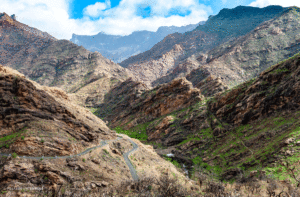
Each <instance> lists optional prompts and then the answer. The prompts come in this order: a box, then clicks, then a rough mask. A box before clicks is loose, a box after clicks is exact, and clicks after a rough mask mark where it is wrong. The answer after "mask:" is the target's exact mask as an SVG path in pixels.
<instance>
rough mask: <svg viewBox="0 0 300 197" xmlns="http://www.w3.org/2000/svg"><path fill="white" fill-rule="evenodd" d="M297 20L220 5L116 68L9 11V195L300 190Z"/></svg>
mask: <svg viewBox="0 0 300 197" xmlns="http://www.w3.org/2000/svg"><path fill="white" fill-rule="evenodd" d="M299 16H300V8H298V7H287V8H283V7H281V6H268V7H265V8H255V7H249V6H238V7H236V8H233V9H222V10H221V11H220V12H219V13H218V14H217V15H214V16H211V17H209V19H208V20H207V21H206V22H205V23H204V24H201V25H196V26H193V25H190V26H188V27H187V26H186V27H183V28H182V31H184V32H182V33H180V32H178V31H179V30H178V29H176V28H175V29H176V31H177V32H176V33H173V32H172V33H171V34H168V32H167V33H166V34H168V35H166V36H165V37H164V38H162V40H159V39H158V40H156V41H155V42H154V41H153V40H154V38H153V40H152V41H151V42H150V41H149V42H148V44H149V45H147V46H148V47H149V48H148V49H146V44H145V45H143V46H144V47H145V48H144V49H143V50H145V51H144V52H141V53H139V54H136V55H133V54H134V53H138V52H137V51H133V49H132V50H131V51H130V50H128V51H129V52H130V53H131V57H129V58H127V59H125V60H122V62H120V64H117V63H115V62H113V61H111V60H110V59H109V58H107V57H106V56H105V55H102V54H101V53H102V52H101V53H99V52H92V51H89V50H88V49H85V48H84V42H85V41H84V39H82V41H80V42H82V46H78V45H77V44H75V43H73V42H75V40H73V42H71V41H69V40H57V39H56V38H54V37H52V36H51V35H49V34H47V33H45V32H41V31H39V30H38V29H35V28H32V27H29V26H27V25H25V24H22V23H20V22H18V21H17V20H16V18H15V17H10V16H8V15H7V14H6V13H1V14H0V35H1V36H0V54H1V56H0V63H1V64H2V65H3V66H2V65H0V117H1V118H0V126H1V127H0V156H1V157H0V189H1V195H4V196H14V195H19V196H21V195H23V194H24V195H32V196H41V195H52V196H62V195H67V196H68V195H70V196H71V195H73V194H76V195H79V196H83V195H86V194H87V193H84V192H89V193H88V195H89V196H97V195H98V196H99V194H101V195H102V194H103V195H108V196H109V195H110V196H113V195H115V196H116V195H117V196H143V195H147V196H188V195H190V196H234V195H239V196H249V195H250V196H251V195H253V196H256V195H260V196H266V195H267V196H274V195H277V196H281V195H282V194H286V196H298V195H300V191H299V189H298V186H299V184H300V183H299V180H298V178H297V177H298V172H297V170H299V165H298V158H299V155H300V152H299V150H300V148H299V147H300V136H299V128H300V122H299V118H298V115H299V112H300V101H299V84H300V82H299V79H300V78H299V74H300V71H299V65H300V53H299V51H300V48H299V47H300V33H299V28H300V17H299ZM188 28H191V29H190V30H187V29H188ZM164 29H165V31H170V32H171V31H173V30H174V27H170V28H167V27H161V28H160V29H159V31H162V30H164ZM172 29H173V30H172ZM159 31H157V32H155V33H154V32H152V33H149V32H134V33H133V34H131V35H129V36H127V37H126V36H119V37H118V36H112V35H104V34H103V33H100V34H98V35H99V37H98V38H101V39H103V38H104V37H105V38H107V39H108V38H109V39H111V40H115V41H112V42H116V46H111V44H109V43H111V42H104V44H105V45H106V47H110V49H111V50H108V51H107V54H109V53H113V52H112V51H113V50H116V51H118V50H120V47H122V46H124V47H129V48H130V46H131V45H130V43H132V46H134V45H133V44H141V43H139V42H143V41H144V40H145V39H146V38H145V37H143V35H144V36H145V35H148V34H149V35H150V34H151V35H155V34H157V33H158V32H159ZM174 31H175V30H174ZM180 31H181V30H180ZM132 35H136V36H137V37H139V36H140V37H139V39H140V40H134V39H131V38H132ZM76 37H77V36H75V35H74V39H75V38H76ZM83 37H84V36H83ZM86 38H87V40H91V37H88V36H86ZM72 39H73V38H72ZM78 39H79V37H78ZM118 39H119V40H123V42H124V40H126V39H128V43H126V44H125V45H123V44H122V43H121V42H118V41H117V40H118ZM76 42H77V41H76ZM126 42H127V41H126ZM90 44H91V43H89V42H86V45H87V46H91V45H90ZM151 45H152V46H151ZM95 46H96V45H95ZM101 50H104V48H102V49H101ZM119 52H120V51H119ZM119 52H118V53H119ZM120 53H121V52H120ZM127 55H129V53H128V54H127ZM117 56H119V54H117ZM125 56H126V54H125ZM125 56H124V58H125ZM129 56H130V55H129ZM119 57H120V56H119ZM127 57H128V56H127ZM124 180H125V181H124ZM126 180H127V181H126ZM40 186H43V187H44V188H45V190H42V191H37V192H36V191H30V189H28V188H33V187H37V188H39V187H40ZM11 188H25V189H23V190H21V191H18V190H12V189H11ZM241 188H243V189H241Z"/></svg>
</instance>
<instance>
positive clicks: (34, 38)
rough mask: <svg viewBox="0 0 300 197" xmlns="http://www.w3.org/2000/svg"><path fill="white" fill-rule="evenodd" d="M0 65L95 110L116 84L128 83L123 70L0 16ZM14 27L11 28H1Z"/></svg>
mask: <svg viewBox="0 0 300 197" xmlns="http://www.w3.org/2000/svg"><path fill="white" fill-rule="evenodd" d="M1 21H2V22H1V24H3V25H2V26H0V33H1V35H2V36H1V38H2V39H1V40H0V43H1V44H0V53H2V54H5V55H1V56H0V61H1V62H2V63H3V65H5V66H9V67H10V68H13V69H16V70H18V71H19V72H21V73H23V74H24V75H25V76H26V77H28V78H30V79H32V80H34V81H36V82H38V83H39V84H41V85H46V86H55V87H59V88H61V89H63V90H64V91H66V92H68V93H74V94H73V95H72V99H75V100H77V101H78V104H79V103H80V104H81V105H87V106H94V105H96V104H99V103H101V102H102V100H103V98H104V94H105V93H106V92H108V90H109V89H110V88H111V87H113V86H114V84H115V83H116V82H117V81H123V80H125V79H127V78H128V77H129V76H130V74H129V73H128V72H127V70H126V69H124V68H122V67H121V66H119V65H117V64H115V63H113V62H112V61H110V60H108V59H106V58H104V57H103V56H102V55H101V54H100V53H98V52H95V53H92V52H90V51H88V50H86V49H85V48H83V47H82V46H77V45H76V44H73V43H72V42H70V41H67V40H56V39H55V38H52V37H51V36H49V35H48V34H46V33H41V32H39V31H38V30H35V29H33V28H30V27H28V26H26V25H24V24H22V23H19V22H18V21H15V20H13V19H11V18H10V17H9V16H8V15H6V14H4V15H3V16H1ZM4 24H13V25H4Z"/></svg>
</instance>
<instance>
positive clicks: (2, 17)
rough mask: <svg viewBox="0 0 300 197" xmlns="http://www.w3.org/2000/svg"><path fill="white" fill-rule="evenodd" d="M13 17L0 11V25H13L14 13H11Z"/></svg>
mask: <svg viewBox="0 0 300 197" xmlns="http://www.w3.org/2000/svg"><path fill="white" fill-rule="evenodd" d="M12 17H13V18H11V17H10V16H9V15H8V14H6V13H5V12H3V13H0V26H2V27H6V26H12V25H15V20H16V19H15V15H12Z"/></svg>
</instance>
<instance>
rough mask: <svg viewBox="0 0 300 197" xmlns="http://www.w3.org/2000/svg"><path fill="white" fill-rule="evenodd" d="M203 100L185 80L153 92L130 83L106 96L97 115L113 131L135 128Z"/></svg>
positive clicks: (125, 83) (119, 86) (198, 92)
mask: <svg viewBox="0 0 300 197" xmlns="http://www.w3.org/2000/svg"><path fill="white" fill-rule="evenodd" d="M202 99H203V96H202V95H201V94H200V91H199V90H198V89H195V88H193V87H192V84H191V83H190V82H188V81H187V80H186V79H184V78H180V79H176V80H173V81H172V82H170V83H168V84H164V85H160V86H157V87H156V88H154V89H152V90H149V89H148V88H146V86H145V85H144V84H141V83H139V82H134V81H132V80H131V79H130V80H127V81H125V82H123V83H121V84H119V85H118V86H117V87H116V88H114V89H112V90H111V92H110V93H109V94H107V98H106V101H107V102H106V103H104V104H103V105H101V106H99V108H98V111H96V112H95V114H98V115H100V114H101V115H100V117H101V118H104V120H108V121H109V123H110V126H111V127H112V128H113V127H116V126H124V125H126V126H125V127H126V128H132V127H134V126H136V125H138V124H140V123H145V122H148V121H151V120H153V119H156V118H158V117H161V116H164V115H166V114H169V113H171V112H173V111H177V110H179V109H182V108H185V107H187V106H189V105H192V104H194V103H196V102H199V101H201V100H202ZM101 112H102V113H101ZM105 112H107V113H105Z"/></svg>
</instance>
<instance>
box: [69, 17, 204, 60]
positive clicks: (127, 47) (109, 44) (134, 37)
mask: <svg viewBox="0 0 300 197" xmlns="http://www.w3.org/2000/svg"><path fill="white" fill-rule="evenodd" d="M203 24H204V22H200V23H198V24H193V25H187V26H182V27H175V26H171V27H159V28H158V30H157V31H156V32H151V31H135V32H133V33H132V34H130V35H128V36H114V35H108V34H105V33H101V32H100V33H99V34H97V35H93V36H86V35H76V34H73V35H72V38H71V40H70V41H72V42H73V43H75V44H77V45H79V46H83V47H84V48H86V49H88V50H90V51H93V52H95V51H98V52H100V53H101V54H102V55H103V56H104V57H106V58H108V59H111V60H112V61H114V62H116V63H119V62H121V61H123V60H125V59H127V58H129V57H130V56H133V55H136V54H139V53H143V52H145V51H147V50H149V49H151V47H153V46H154V45H155V44H156V43H158V42H160V41H161V40H163V39H164V37H166V36H167V35H168V34H172V33H175V32H178V33H184V32H187V31H192V30H194V29H195V28H196V27H197V26H198V25H203Z"/></svg>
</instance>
